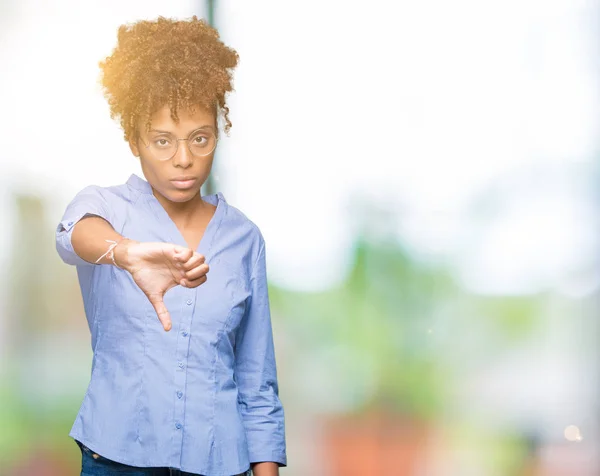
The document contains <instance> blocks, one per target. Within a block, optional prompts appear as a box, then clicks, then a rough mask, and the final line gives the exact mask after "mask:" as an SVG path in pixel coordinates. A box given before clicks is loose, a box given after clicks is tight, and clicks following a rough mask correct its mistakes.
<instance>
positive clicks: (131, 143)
mask: <svg viewBox="0 0 600 476" xmlns="http://www.w3.org/2000/svg"><path fill="white" fill-rule="evenodd" d="M129 148H130V149H131V153H132V154H133V155H135V156H136V157H139V156H140V149H139V147H138V145H137V134H136V135H134V136H133V137H131V138H130V139H129Z"/></svg>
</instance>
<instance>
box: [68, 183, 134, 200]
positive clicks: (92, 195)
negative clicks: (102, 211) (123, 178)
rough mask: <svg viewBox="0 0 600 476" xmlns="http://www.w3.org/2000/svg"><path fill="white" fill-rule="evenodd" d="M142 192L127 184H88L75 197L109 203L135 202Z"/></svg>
mask: <svg viewBox="0 0 600 476" xmlns="http://www.w3.org/2000/svg"><path fill="white" fill-rule="evenodd" d="M139 196H140V192H139V191H137V190H135V189H133V188H132V187H130V186H128V185H127V184H121V185H111V186H107V187H104V186H101V185H88V186H87V187H85V188H83V189H81V190H80V191H79V192H78V193H77V195H76V196H75V198H76V199H77V198H89V199H97V200H101V201H104V202H106V203H108V204H116V203H119V202H129V203H133V202H135V201H137V199H138V198H139Z"/></svg>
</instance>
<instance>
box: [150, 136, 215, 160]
mask: <svg viewBox="0 0 600 476" xmlns="http://www.w3.org/2000/svg"><path fill="white" fill-rule="evenodd" d="M201 130H202V128H198V129H196V130H193V131H192V132H190V134H189V135H188V136H187V138H183V139H180V138H178V137H175V136H174V135H173V134H171V133H167V134H168V135H170V136H171V137H173V138H174V139H175V141H176V143H177V146H176V147H175V152H173V155H172V156H171V157H169V158H168V159H158V158H156V156H155V155H154V153H152V152H150V150H149V149H150V142H148V145H146V143H145V142H144V139H143V138H142V135H141V134H138V138H139V139H140V140H141V141H142V143H143V144H144V148H145V149H146V150H147V151H148V153H149V154H150V155H152V157H154V160H158V161H159V162H166V161H168V160H171V159H172V158H173V157H175V156H176V155H177V151H178V150H179V141H182V140H184V141H186V142H187V148H188V151H189V152H190V155H191V156H192V157H206V156H208V155H210V154H212V153H213V152H214V151H215V150H216V149H217V144H218V143H219V137H218V136H217V135H216V134H215V133H214V132H213V131H208V132H209V133H210V134H212V136H213V137H214V138H215V146H214V147H213V148H212V150H211V151H210V152H207V153H206V154H202V155H196V154H194V153H193V152H192V149H191V148H190V139H191V138H192V136H193V135H194V134H197V133H198V131H201Z"/></svg>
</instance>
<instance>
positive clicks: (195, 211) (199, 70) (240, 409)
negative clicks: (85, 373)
mask: <svg viewBox="0 0 600 476" xmlns="http://www.w3.org/2000/svg"><path fill="white" fill-rule="evenodd" d="M237 62H238V55H237V53H236V52H235V51H234V50H232V49H230V48H228V47H227V46H225V45H224V44H223V43H222V42H221V41H220V39H219V35H218V33H217V32H216V31H215V30H214V29H213V28H211V27H210V26H208V25H207V24H206V23H205V22H204V21H202V20H198V19H197V18H196V17H193V18H192V19H191V20H189V21H173V20H169V19H165V18H159V19H158V20H156V21H140V22H138V23H135V24H133V25H127V26H125V25H124V26H121V27H120V29H119V34H118V44H117V47H116V48H115V50H114V51H113V53H112V55H111V56H109V57H108V58H106V59H105V61H103V62H101V63H100V66H101V69H102V73H103V75H102V84H103V86H104V91H105V95H106V97H107V99H108V102H109V104H110V108H111V115H112V117H113V118H118V119H119V120H120V123H121V126H122V128H123V131H124V136H125V140H126V141H128V142H129V146H130V148H131V151H132V152H133V154H134V155H135V156H136V157H138V158H139V160H140V163H141V167H142V171H143V174H144V176H145V178H146V180H143V179H142V178H140V177H138V176H136V175H132V176H131V177H130V178H129V180H128V181H127V183H126V184H123V185H118V186H113V187H98V186H89V187H87V188H85V189H83V190H82V191H81V192H79V193H78V194H77V195H76V196H75V198H74V199H73V200H72V201H71V203H70V204H69V205H68V207H67V209H66V212H65V214H64V216H63V219H62V220H61V223H60V224H59V226H58V229H57V235H56V243H57V250H58V252H59V254H60V256H61V257H62V259H63V260H64V261H65V262H66V263H68V264H73V265H76V266H77V273H78V277H79V282H80V286H81V292H82V296H83V301H84V307H85V313H86V316H87V320H88V324H89V328H90V331H91V335H92V347H93V350H94V357H93V362H92V376H91V381H90V385H89V387H88V390H87V392H86V394H85V397H84V400H83V403H82V405H81V409H80V411H79V413H78V415H77V418H76V421H75V423H74V425H73V428H72V430H71V433H70V436H72V437H73V438H74V439H75V440H76V442H77V443H78V444H79V446H80V448H81V450H82V455H83V457H82V473H81V474H82V475H94V476H95V475H108V474H119V475H136V476H137V475H139V476H141V475H167V474H169V475H170V474H185V475H192V474H198V475H206V476H212V475H214V476H217V475H218V476H223V475H237V474H244V473H245V472H248V473H249V472H250V468H252V471H253V474H254V475H255V476H271V475H277V474H278V467H279V466H284V465H286V454H285V435H284V433H285V432H284V414H283V408H282V405H281V402H280V400H279V397H278V386H277V376H276V366H275V357H274V348H273V337H272V330H271V320H270V312H269V297H268V292H267V280H266V269H265V244H264V240H263V237H262V235H261V233H260V231H259V229H258V228H257V227H256V225H254V224H253V223H252V222H251V221H250V220H248V219H247V218H246V217H245V216H244V215H243V214H242V213H241V212H240V211H239V210H237V209H236V208H234V207H232V206H230V205H229V204H227V202H226V201H225V198H224V197H223V195H222V194H221V193H217V194H214V195H208V196H204V197H202V196H201V194H200V187H201V186H202V184H203V183H204V182H205V181H206V179H207V177H208V175H209V173H210V170H211V166H212V161H213V156H214V152H215V147H216V144H217V139H218V136H219V128H218V123H219V118H220V117H221V118H222V119H224V122H225V127H224V129H225V131H226V132H227V131H228V130H229V128H230V127H231V122H230V121H229V118H228V108H227V106H226V103H225V94H226V93H228V92H230V91H231V90H232V89H233V88H232V79H231V75H232V70H233V68H235V66H236V65H237ZM209 265H210V271H209Z"/></svg>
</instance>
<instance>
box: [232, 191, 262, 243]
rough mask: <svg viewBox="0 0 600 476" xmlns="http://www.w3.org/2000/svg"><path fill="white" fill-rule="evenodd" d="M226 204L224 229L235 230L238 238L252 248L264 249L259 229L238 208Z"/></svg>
mask: <svg viewBox="0 0 600 476" xmlns="http://www.w3.org/2000/svg"><path fill="white" fill-rule="evenodd" d="M225 204H226V227H227V228H229V229H235V230H236V234H237V235H238V237H240V238H242V237H243V239H244V240H245V242H246V243H247V244H249V245H252V248H255V247H256V248H257V251H258V248H261V247H264V244H265V240H264V236H263V234H262V232H261V231H260V228H259V227H258V225H257V224H256V223H254V222H253V221H252V220H251V219H250V218H248V216H247V215H246V214H245V213H244V212H242V211H241V210H240V209H239V208H237V207H235V206H233V205H230V204H228V203H227V202H225Z"/></svg>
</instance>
